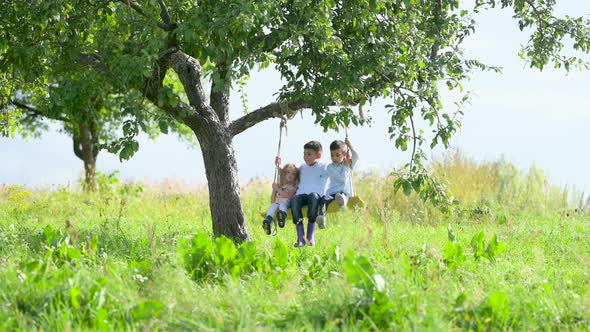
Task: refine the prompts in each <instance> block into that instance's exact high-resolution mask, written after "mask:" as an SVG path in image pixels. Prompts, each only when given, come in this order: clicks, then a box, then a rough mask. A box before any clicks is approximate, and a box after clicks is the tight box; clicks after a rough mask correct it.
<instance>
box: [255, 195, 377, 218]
mask: <svg viewBox="0 0 590 332" xmlns="http://www.w3.org/2000/svg"><path fill="white" fill-rule="evenodd" d="M364 206H365V202H363V200H362V199H361V198H360V197H358V196H351V197H350V198H349V199H348V203H346V208H347V209H352V210H354V209H355V208H357V207H358V208H362V207H364ZM340 211H342V210H341V209H340V208H339V207H338V204H336V202H332V203H330V204H328V209H327V210H326V213H337V212H340ZM301 213H302V215H303V217H304V218H306V217H307V205H304V206H303V207H302V208H301ZM260 216H262V217H263V218H264V217H266V211H261V212H260ZM274 217H275V218H276V213H275V216H274ZM292 218H293V214H292V213H291V209H290V208H289V210H287V219H292Z"/></svg>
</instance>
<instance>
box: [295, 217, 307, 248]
mask: <svg viewBox="0 0 590 332" xmlns="http://www.w3.org/2000/svg"><path fill="white" fill-rule="evenodd" d="M295 226H296V227H297V242H295V244H294V245H293V246H295V247H303V246H304V245H305V229H303V220H300V221H299V223H298V224H296V225H295Z"/></svg>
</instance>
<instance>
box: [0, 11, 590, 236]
mask: <svg viewBox="0 0 590 332" xmlns="http://www.w3.org/2000/svg"><path fill="white" fill-rule="evenodd" d="M5 3H6V1H5ZM554 5H555V1H551V0H514V1H512V0H501V1H495V0H475V1H471V2H468V4H467V5H465V4H463V5H462V2H461V1H459V0H355V1H347V0H341V1H331V0H325V1H311V0H268V1H250V0H205V1H189V0H146V1H139V2H136V1H131V0H121V1H93V2H89V1H80V0H78V1H69V2H64V1H58V0H44V1H33V2H25V1H8V3H7V4H5V5H3V9H2V14H0V15H1V16H0V27H1V28H2V29H1V31H2V33H3V34H4V36H5V37H6V38H4V39H2V40H3V41H4V42H3V43H2V44H0V57H1V58H0V69H1V70H2V72H4V73H12V74H10V75H11V76H10V80H11V81H13V82H14V81H18V82H19V84H20V83H22V84H33V85H35V86H39V85H42V83H43V82H42V79H41V82H40V78H42V77H44V75H45V74H44V71H45V70H47V68H68V67H71V66H87V67H91V68H93V69H94V70H95V71H96V72H97V73H98V74H97V75H100V76H101V77H103V78H104V79H105V80H107V81H108V82H109V84H110V85H112V86H113V87H114V88H115V90H116V91H117V92H118V93H126V92H131V91H138V92H139V93H140V94H141V95H142V96H143V97H145V98H146V99H147V100H149V101H151V102H152V103H153V104H154V105H156V106H157V107H158V108H159V109H160V110H161V111H162V112H163V113H164V114H167V115H169V116H171V117H173V118H174V119H176V121H178V122H180V123H184V124H186V125H187V126H188V127H190V128H191V130H192V131H193V132H194V134H195V136H196V137H197V139H198V141H199V144H200V147H201V151H202V154H203V159H204V162H205V168H206V174H207V179H208V184H209V193H210V208H211V214H212V218H213V232H214V234H215V236H219V235H226V236H228V237H230V238H232V239H234V240H235V241H237V242H240V241H247V240H249V234H248V231H247V227H246V224H245V220H244V213H243V211H242V205H241V201H240V196H239V186H238V181H237V166H236V160H235V156H234V148H233V140H234V137H236V136H237V135H239V134H240V133H242V132H243V131H245V130H247V129H248V128H250V127H252V126H254V125H256V124H258V123H259V122H261V121H264V120H267V119H269V118H273V117H285V116H287V117H288V116H291V115H292V114H293V113H294V112H296V111H298V110H302V109H310V110H311V112H312V113H313V114H314V115H315V119H316V122H317V123H319V124H320V125H321V126H323V127H324V128H333V129H337V128H339V127H342V126H348V125H349V124H350V123H353V124H355V125H362V124H364V122H365V117H364V116H363V114H362V107H359V108H358V109H357V108H354V109H353V108H352V107H351V106H357V105H358V106H362V105H364V104H366V103H370V102H371V101H373V100H374V99H375V98H381V97H385V98H389V99H391V100H392V103H391V105H390V106H389V108H388V110H387V111H388V112H389V113H390V114H391V126H390V129H389V131H390V134H391V137H392V138H393V139H394V140H395V145H396V146H397V147H398V148H400V149H406V148H407V147H408V145H409V144H410V145H411V144H413V153H412V158H411V161H410V163H409V165H408V171H409V172H408V174H409V176H408V177H407V178H401V179H400V180H399V181H398V182H397V184H396V187H397V188H402V187H403V189H404V191H406V192H409V191H412V190H416V191H418V192H420V193H421V194H422V195H423V198H425V199H431V200H433V201H434V202H435V203H439V204H444V203H445V197H444V195H442V194H441V191H440V190H439V189H440V188H439V187H437V184H436V182H433V181H430V180H429V178H428V177H426V176H425V173H424V167H423V165H422V160H423V153H422V152H421V149H420V147H421V145H422V144H423V143H425V137H424V136H423V135H422V133H421V132H419V131H417V130H416V128H415V126H414V119H415V118H423V119H425V120H426V121H427V122H428V123H429V124H430V126H431V127H432V129H433V131H434V136H433V138H432V139H430V145H431V146H434V145H437V144H440V143H442V144H443V145H445V146H447V145H448V142H449V138H450V137H451V135H452V134H453V133H454V132H455V131H456V130H457V128H458V126H459V125H460V123H459V120H458V119H457V118H456V117H455V116H454V114H453V112H448V111H447V112H445V111H443V105H442V103H441V100H440V95H439V84H440V83H441V82H444V83H446V86H447V87H448V88H449V89H460V88H461V82H462V81H464V80H465V78H467V77H469V75H470V74H471V72H472V70H474V69H490V67H487V66H486V65H484V64H482V63H480V62H479V61H477V60H471V59H465V58H464V56H463V53H462V42H463V40H464V39H465V37H467V36H468V35H469V34H471V33H472V32H473V31H474V30H475V21H474V20H473V19H472V16H471V15H472V14H473V13H474V12H477V11H481V10H486V9H489V8H492V7H495V6H499V7H502V8H511V9H512V10H513V11H514V18H515V19H516V20H517V21H518V22H519V26H520V29H521V30H522V29H532V37H531V40H530V43H529V44H528V45H527V46H526V47H525V49H524V50H523V53H522V55H523V57H525V58H526V59H528V60H529V61H530V63H531V65H532V66H534V67H537V68H541V69H542V68H543V67H544V66H545V65H546V64H548V63H549V62H552V63H553V64H554V65H556V66H564V67H566V68H568V69H569V67H570V66H571V65H572V64H578V59H577V58H573V57H566V56H563V55H562V52H561V51H562V48H563V47H564V41H566V40H568V39H571V40H572V45H570V46H571V47H573V48H574V49H577V50H579V51H582V52H588V46H589V32H588V26H589V25H588V21H587V19H583V18H569V17H566V18H564V19H561V18H557V17H555V16H554V14H553V8H554ZM33 46H40V47H34V48H33ZM571 47H569V48H571ZM271 65H272V66H274V68H275V69H276V70H278V71H279V72H280V74H281V76H282V78H283V80H284V82H285V84H284V85H283V86H282V87H281V88H280V90H279V94H278V97H277V99H276V102H273V103H271V104H269V105H265V106H262V107H260V108H258V109H256V110H254V111H251V112H249V113H247V114H244V115H243V116H241V117H239V118H236V119H230V117H229V94H230V91H231V89H232V86H233V85H234V84H235V83H236V82H238V81H239V80H241V79H243V78H245V77H247V76H248V75H249V74H250V72H251V71H252V70H260V69H263V68H266V67H269V66H271ZM173 74H174V75H177V76H178V79H179V80H180V83H181V84H182V88H183V90H184V92H185V93H186V97H187V98H186V99H184V98H183V97H182V96H180V95H179V94H178V90H177V89H175V88H174V86H173V85H172V84H170V83H167V81H166V80H165V79H166V78H167V77H170V75H173ZM204 77H207V78H208V79H209V80H210V82H211V86H210V88H209V91H208V92H206V91H205V85H204V84H202V79H203V78H204ZM443 86H445V84H443ZM0 89H3V90H6V89H5V88H0ZM143 112H144V110H142V109H137V110H136V111H135V112H134V115H136V116H140V117H141V116H144V115H143ZM459 112H460V111H459ZM121 146H122V150H120V151H121V152H122V151H124V150H125V148H126V147H128V146H129V145H121Z"/></svg>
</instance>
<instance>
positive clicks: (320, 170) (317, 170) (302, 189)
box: [295, 162, 328, 196]
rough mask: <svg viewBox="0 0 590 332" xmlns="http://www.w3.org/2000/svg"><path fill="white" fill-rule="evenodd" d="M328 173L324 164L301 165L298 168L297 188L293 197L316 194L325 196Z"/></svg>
mask: <svg viewBox="0 0 590 332" xmlns="http://www.w3.org/2000/svg"><path fill="white" fill-rule="evenodd" d="M327 183H328V171H326V164H324V163H320V162H317V163H315V164H313V165H311V166H310V165H308V164H303V165H301V166H300V167H299V187H298V188H297V192H296V193H295V195H301V194H311V193H318V194H319V195H320V196H324V195H325V194H326V184H327Z"/></svg>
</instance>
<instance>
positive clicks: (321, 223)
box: [315, 212, 328, 229]
mask: <svg viewBox="0 0 590 332" xmlns="http://www.w3.org/2000/svg"><path fill="white" fill-rule="evenodd" d="M324 213H325V212H324ZM327 219H328V218H327V216H326V215H325V214H320V215H319V216H318V217H317V218H316V220H315V222H317V223H318V227H319V228H320V229H324V228H326V222H327V221H328V220H327Z"/></svg>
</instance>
